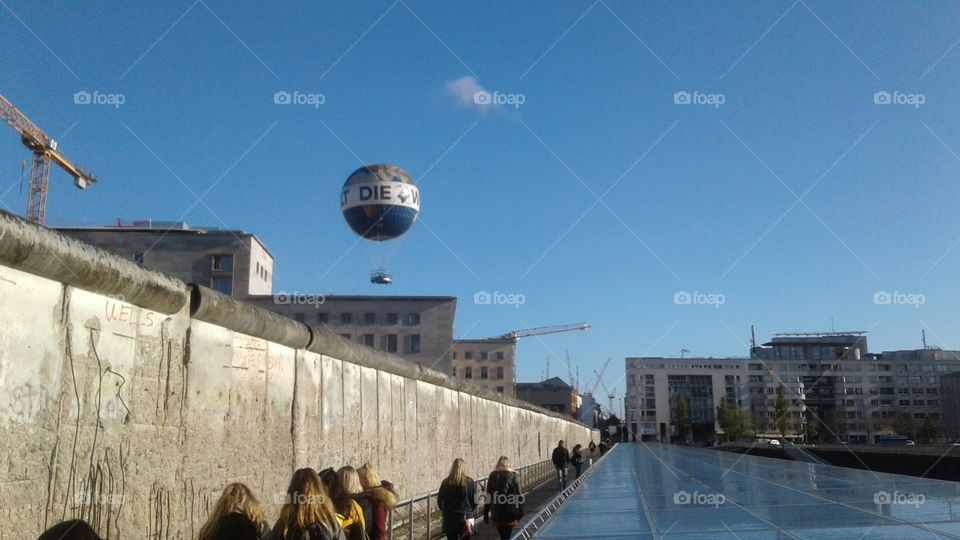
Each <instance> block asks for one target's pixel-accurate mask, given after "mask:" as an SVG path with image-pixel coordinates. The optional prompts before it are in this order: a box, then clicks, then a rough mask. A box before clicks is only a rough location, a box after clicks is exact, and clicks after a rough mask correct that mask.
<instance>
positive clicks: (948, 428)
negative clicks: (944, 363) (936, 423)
mask: <svg viewBox="0 0 960 540" xmlns="http://www.w3.org/2000/svg"><path fill="white" fill-rule="evenodd" d="M940 411H941V413H940V414H941V415H942V417H943V436H944V437H946V438H947V440H948V441H949V442H952V443H955V442H960V371H955V372H953V373H947V374H946V375H941V376H940Z"/></svg>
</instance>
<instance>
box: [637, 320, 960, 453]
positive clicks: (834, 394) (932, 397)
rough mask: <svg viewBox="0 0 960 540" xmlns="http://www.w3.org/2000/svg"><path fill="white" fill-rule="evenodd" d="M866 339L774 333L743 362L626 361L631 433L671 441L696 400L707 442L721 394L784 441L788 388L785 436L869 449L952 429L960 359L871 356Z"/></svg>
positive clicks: (761, 432)
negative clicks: (948, 420)
mask: <svg viewBox="0 0 960 540" xmlns="http://www.w3.org/2000/svg"><path fill="white" fill-rule="evenodd" d="M865 334H866V333H865V332H821V333H794V334H774V337H773V339H772V340H771V341H770V342H768V343H764V344H763V345H762V346H759V347H753V348H751V350H750V357H749V358H744V359H690V358H686V359H682V360H681V359H676V358H669V359H666V358H664V359H652V358H627V359H626V361H627V382H628V391H627V396H628V397H627V404H628V408H627V420H628V427H630V428H631V429H632V430H633V432H634V433H636V436H637V437H638V438H639V437H646V438H650V437H651V435H652V434H653V433H656V436H657V437H659V438H663V435H664V434H666V435H667V440H669V435H670V434H671V433H674V431H673V430H675V427H671V422H673V421H674V419H673V418H672V415H673V411H674V407H675V404H676V400H675V396H676V394H678V393H683V394H684V395H685V396H686V397H687V399H688V400H689V401H691V402H692V404H691V405H692V406H691V416H692V417H693V418H692V421H693V422H694V428H695V430H696V425H697V424H701V428H700V429H701V430H702V432H703V435H702V437H706V434H707V432H708V431H709V415H708V414H707V409H708V402H709V400H710V399H712V404H713V409H714V411H715V410H716V407H717V406H719V404H720V398H721V390H720V389H721V387H722V395H723V397H726V399H727V405H728V406H730V407H733V406H739V407H742V408H744V409H745V410H747V411H749V413H750V414H751V417H752V423H753V424H754V426H753V427H754V429H755V431H756V434H757V436H760V437H779V436H780V433H779V429H778V425H777V424H778V417H777V414H776V412H775V411H776V394H777V389H778V387H780V386H781V385H782V386H783V387H784V394H785V397H786V398H787V400H788V408H787V410H788V411H789V428H788V432H787V433H786V434H785V436H786V438H791V439H797V440H820V441H824V442H836V441H842V442H846V443H850V444H868V443H876V442H878V440H879V438H880V436H881V435H884V434H888V433H897V434H901V435H907V436H909V437H911V438H914V439H921V440H930V439H934V438H936V437H938V436H941V435H942V434H943V431H944V428H945V427H946V424H945V423H944V422H943V417H942V412H941V410H942V405H943V404H942V403H941V392H942V388H941V377H943V376H944V375H946V374H948V373H950V372H952V371H958V370H960V352H958V351H944V350H940V349H917V350H903V351H887V352H883V353H870V352H869V350H868V348H867V339H866V335H865ZM710 391H712V395H708V392H710ZM651 394H652V395H651ZM651 406H652V407H651ZM694 409H696V410H698V411H699V413H695V411H694ZM698 414H699V416H698ZM713 416H714V421H715V420H716V418H715V416H716V415H715V413H714V415H713ZM718 428H719V426H717V429H718ZM695 435H696V433H695ZM702 437H701V438H702Z"/></svg>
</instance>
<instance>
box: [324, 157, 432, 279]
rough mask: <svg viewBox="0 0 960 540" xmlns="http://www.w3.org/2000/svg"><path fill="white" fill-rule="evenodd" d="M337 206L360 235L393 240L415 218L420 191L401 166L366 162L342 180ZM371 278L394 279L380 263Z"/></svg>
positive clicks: (373, 238) (381, 240)
mask: <svg viewBox="0 0 960 540" xmlns="http://www.w3.org/2000/svg"><path fill="white" fill-rule="evenodd" d="M340 209H341V210H342V211H343V218H344V219H345V220H346V221H347V225H349V226H350V228H351V229H353V232H355V233H357V234H358V235H360V236H361V237H363V238H366V239H367V240H372V241H374V242H384V241H387V240H393V239H395V238H398V237H400V236H402V235H403V234H404V233H406V232H407V231H408V230H410V227H412V226H413V223H414V222H415V221H416V220H417V214H418V213H419V212H420V191H419V190H418V189H417V186H416V185H415V184H414V182H413V179H412V178H410V175H409V174H407V172H406V171H404V170H403V169H401V168H400V167H397V166H395V165H388V164H384V163H377V164H373V165H365V166H363V167H360V168H359V169H357V170H355V171H353V173H352V174H351V175H350V176H349V177H348V178H347V181H346V182H344V184H343V190H342V191H341V193H340ZM378 262H380V263H381V264H382V261H378ZM370 281H371V282H372V283H377V284H381V285H386V284H389V283H392V282H393V277H392V276H391V275H390V273H389V272H388V271H386V270H385V269H383V268H382V267H381V268H378V269H376V270H374V271H373V272H372V273H371V275H370Z"/></svg>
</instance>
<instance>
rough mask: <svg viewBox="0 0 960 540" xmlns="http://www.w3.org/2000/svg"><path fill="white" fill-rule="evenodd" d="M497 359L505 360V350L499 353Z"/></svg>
mask: <svg viewBox="0 0 960 540" xmlns="http://www.w3.org/2000/svg"><path fill="white" fill-rule="evenodd" d="M497 360H503V351H500V352H498V353H497Z"/></svg>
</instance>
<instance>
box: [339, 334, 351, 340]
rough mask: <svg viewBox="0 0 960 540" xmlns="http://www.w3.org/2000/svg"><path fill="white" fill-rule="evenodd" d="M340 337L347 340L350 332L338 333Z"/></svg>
mask: <svg viewBox="0 0 960 540" xmlns="http://www.w3.org/2000/svg"><path fill="white" fill-rule="evenodd" d="M340 337H342V338H343V339H345V340H347V341H350V334H340Z"/></svg>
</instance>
